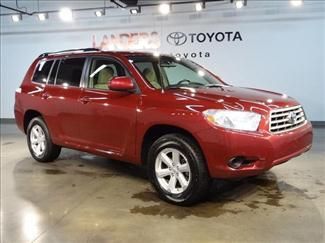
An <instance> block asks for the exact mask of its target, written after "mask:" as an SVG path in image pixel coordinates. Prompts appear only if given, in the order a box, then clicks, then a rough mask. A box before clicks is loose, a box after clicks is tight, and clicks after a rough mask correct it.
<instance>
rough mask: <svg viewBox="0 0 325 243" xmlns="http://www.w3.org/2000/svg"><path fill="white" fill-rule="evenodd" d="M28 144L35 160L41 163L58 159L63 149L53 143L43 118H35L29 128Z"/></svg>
mask: <svg viewBox="0 0 325 243" xmlns="http://www.w3.org/2000/svg"><path fill="white" fill-rule="evenodd" d="M27 143H28V148H29V151H30V153H31V155H32V156H33V158H34V159H35V160H37V161H39V162H52V161H53V160H55V159H57V158H58V157H59V155H60V152H61V147H60V146H58V145H55V144H54V143H53V142H52V139H51V137H50V133H49V131H48V128H47V126H46V124H45V122H44V121H43V119H42V118H40V117H36V118H33V119H32V120H31V121H30V123H29V125H28V127H27Z"/></svg>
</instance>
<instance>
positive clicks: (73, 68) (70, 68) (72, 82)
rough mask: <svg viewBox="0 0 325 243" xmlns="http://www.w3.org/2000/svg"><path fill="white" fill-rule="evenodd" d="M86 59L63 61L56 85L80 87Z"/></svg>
mask: <svg viewBox="0 0 325 243" xmlns="http://www.w3.org/2000/svg"><path fill="white" fill-rule="evenodd" d="M84 63H85V58H71V59H64V60H61V63H60V66H59V71H58V74H57V78H56V83H55V84H56V85H63V86H74V87H79V85H80V79H81V75H82V70H83V67H84Z"/></svg>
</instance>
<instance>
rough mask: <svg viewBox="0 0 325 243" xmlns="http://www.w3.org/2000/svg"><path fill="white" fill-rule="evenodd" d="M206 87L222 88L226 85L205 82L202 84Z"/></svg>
mask: <svg viewBox="0 0 325 243" xmlns="http://www.w3.org/2000/svg"><path fill="white" fill-rule="evenodd" d="M204 86H205V87H207V88H223V87H227V86H226V85H223V84H206V85H204Z"/></svg>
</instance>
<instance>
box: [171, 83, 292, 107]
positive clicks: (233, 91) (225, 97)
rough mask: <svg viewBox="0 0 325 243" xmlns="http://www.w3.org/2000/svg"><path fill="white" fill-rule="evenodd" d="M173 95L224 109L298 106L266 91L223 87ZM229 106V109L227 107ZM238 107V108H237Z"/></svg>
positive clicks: (279, 95) (289, 99)
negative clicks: (213, 104)
mask: <svg viewBox="0 0 325 243" xmlns="http://www.w3.org/2000/svg"><path fill="white" fill-rule="evenodd" d="M173 92H174V94H175V95H179V96H182V97H184V96H185V97H188V99H192V100H193V99H196V100H206V101H212V102H214V103H220V104H223V105H224V106H228V107H226V108H230V109H231V108H234V109H238V108H239V107H240V106H243V105H244V106H245V105H246V106H247V105H249V104H250V105H257V106H263V107H268V108H269V109H277V108H283V107H289V106H295V105H298V103H297V102H296V101H295V100H294V99H293V98H291V97H289V96H287V95H285V94H279V93H274V92H270V91H266V90H259V89H252V88H241V87H234V86H223V87H216V88H211V87H210V88H197V89H193V88H181V89H175V90H173ZM229 106H230V107H229ZM238 106H239V107H238Z"/></svg>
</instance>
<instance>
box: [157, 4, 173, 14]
mask: <svg viewBox="0 0 325 243" xmlns="http://www.w3.org/2000/svg"><path fill="white" fill-rule="evenodd" d="M159 12H160V13H161V14H162V15H167V14H169V12H170V5H169V4H167V3H162V4H160V5H159Z"/></svg>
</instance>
